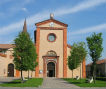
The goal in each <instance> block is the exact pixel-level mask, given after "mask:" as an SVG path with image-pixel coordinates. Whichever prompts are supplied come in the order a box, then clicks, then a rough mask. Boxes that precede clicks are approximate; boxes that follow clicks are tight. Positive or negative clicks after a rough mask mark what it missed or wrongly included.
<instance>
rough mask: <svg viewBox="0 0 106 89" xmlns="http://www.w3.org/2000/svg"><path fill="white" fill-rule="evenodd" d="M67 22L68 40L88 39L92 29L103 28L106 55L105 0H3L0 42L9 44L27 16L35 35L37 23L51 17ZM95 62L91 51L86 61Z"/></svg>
mask: <svg viewBox="0 0 106 89" xmlns="http://www.w3.org/2000/svg"><path fill="white" fill-rule="evenodd" d="M50 13H53V14H54V19H56V20H59V21H61V22H64V23H66V24H68V29H67V31H68V32H67V40H68V44H70V45H73V43H74V42H76V43H77V42H81V41H83V42H85V43H86V44H87V41H86V37H88V36H91V35H92V34H93V32H95V33H100V32H102V38H103V48H104V50H103V52H102V55H101V58H100V59H104V58H106V0H0V44H10V43H13V40H14V39H15V37H16V36H17V35H18V33H19V32H21V31H22V29H23V24H24V20H25V18H26V21H27V27H28V32H29V33H30V35H31V38H32V39H34V30H35V29H36V26H35V23H37V22H39V21H43V20H46V19H49V18H50ZM90 62H92V61H91V57H90V56H89V55H88V56H87V58H86V64H88V63H90Z"/></svg>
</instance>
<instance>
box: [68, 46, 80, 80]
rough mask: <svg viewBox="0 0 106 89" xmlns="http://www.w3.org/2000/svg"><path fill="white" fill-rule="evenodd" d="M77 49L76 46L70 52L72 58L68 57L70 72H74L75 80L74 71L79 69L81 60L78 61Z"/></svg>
mask: <svg viewBox="0 0 106 89" xmlns="http://www.w3.org/2000/svg"><path fill="white" fill-rule="evenodd" d="M76 52H77V48H76V47H75V44H74V45H73V46H72V49H71V51H70V56H68V67H69V69H70V70H72V78H73V70H74V69H76V68H77V67H78V64H79V60H78V59H77V57H76V56H77V55H76Z"/></svg>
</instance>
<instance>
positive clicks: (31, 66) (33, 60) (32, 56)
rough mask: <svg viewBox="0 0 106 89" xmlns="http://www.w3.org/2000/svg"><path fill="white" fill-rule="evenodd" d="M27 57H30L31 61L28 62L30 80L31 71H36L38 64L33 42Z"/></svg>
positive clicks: (30, 44) (30, 42) (30, 43)
mask: <svg viewBox="0 0 106 89" xmlns="http://www.w3.org/2000/svg"><path fill="white" fill-rule="evenodd" d="M27 55H28V56H29V61H28V79H29V71H32V70H34V69H35V67H36V65H37V62H36V58H37V53H36V49H35V46H34V44H33V42H32V40H30V41H29V51H28V54H27Z"/></svg>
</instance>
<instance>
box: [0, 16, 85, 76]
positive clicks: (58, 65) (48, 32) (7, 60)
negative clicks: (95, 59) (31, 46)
mask: <svg viewBox="0 0 106 89" xmlns="http://www.w3.org/2000/svg"><path fill="white" fill-rule="evenodd" d="M35 25H36V30H35V31H34V43H35V47H36V52H37V55H38V57H37V62H38V66H37V67H36V68H35V71H34V72H33V73H32V72H31V71H30V74H31V73H32V77H37V78H45V77H56V78H72V71H71V70H70V69H69V68H68V64H67V58H68V56H69V55H71V54H70V51H71V46H70V45H69V44H67V27H68V25H67V24H65V23H63V22H60V21H58V20H55V19H54V16H53V14H51V15H50V19H48V20H44V21H41V22H38V23H36V24H35ZM23 31H27V25H26V21H25V22H24V27H23ZM13 47H14V46H13V45H12V44H0V76H5V77H6V76H8V77H20V71H18V70H16V69H15V65H14V63H13V59H14V58H13V56H12V53H13ZM85 69H86V68H85V60H84V61H83V62H82V63H81V77H82V78H85V77H86V70H85ZM23 75H24V77H27V71H24V73H23ZM73 76H74V77H76V76H80V67H78V68H77V69H75V70H74V71H73Z"/></svg>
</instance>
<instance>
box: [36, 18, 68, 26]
mask: <svg viewBox="0 0 106 89" xmlns="http://www.w3.org/2000/svg"><path fill="white" fill-rule="evenodd" d="M49 22H54V23H57V24H60V25H62V26H64V27H67V26H68V25H67V24H65V23H63V22H60V21H58V20H55V19H53V18H50V19H48V20H44V21H41V22H38V23H36V24H35V25H36V26H39V25H42V24H46V23H49Z"/></svg>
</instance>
